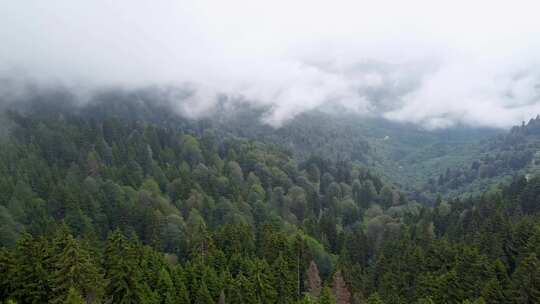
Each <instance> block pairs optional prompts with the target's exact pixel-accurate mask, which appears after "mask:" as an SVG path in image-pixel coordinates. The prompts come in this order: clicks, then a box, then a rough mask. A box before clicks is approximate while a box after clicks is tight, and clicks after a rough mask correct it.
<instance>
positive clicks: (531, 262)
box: [512, 253, 540, 303]
mask: <svg viewBox="0 0 540 304" xmlns="http://www.w3.org/2000/svg"><path fill="white" fill-rule="evenodd" d="M512 280H513V285H514V288H513V298H514V300H515V301H516V302H517V303H540V261H538V258H537V257H536V254H534V253H532V254H530V255H529V256H527V257H525V258H524V259H523V260H522V261H521V263H520V264H519V266H518V268H517V269H516V271H515V273H514V275H513V277H512Z"/></svg>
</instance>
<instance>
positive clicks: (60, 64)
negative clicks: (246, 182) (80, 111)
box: [0, 0, 540, 128]
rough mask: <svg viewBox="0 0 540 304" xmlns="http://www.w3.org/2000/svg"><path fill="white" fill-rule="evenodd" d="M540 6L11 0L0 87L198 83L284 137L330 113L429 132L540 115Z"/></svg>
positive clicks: (201, 92)
mask: <svg viewBox="0 0 540 304" xmlns="http://www.w3.org/2000/svg"><path fill="white" fill-rule="evenodd" d="M538 11H540V3H539V2H538V1H493V0H491V1H484V0H478V1H461V0H459V1H444V2H443V1H421V0H410V1H389V0H382V1H381V0H378V1H313V0H311V1H304V0H297V1H282V0H277V1H240V0H229V1H207V0H197V1H195V0H193V1H172V0H156V1H140V0H114V1H110V0H92V1H73V0H47V1H43V0H17V1H9V0H0V75H14V74H20V73H23V74H24V75H25V77H29V78H31V79H33V80H34V81H38V82H42V83H44V84H47V83H58V82H61V83H65V84H67V85H70V86H72V85H73V86H80V85H81V84H84V86H90V87H95V86H102V85H125V86H141V85H179V86H180V85H189V86H190V87H192V88H195V89H196V92H197V94H196V95H194V96H193V97H192V98H191V99H190V100H189V102H188V103H187V104H186V103H182V105H180V107H183V109H182V110H183V111H184V112H187V113H189V114H191V115H195V116H196V115H201V114H204V113H205V112H208V110H209V109H211V108H212V107H213V105H214V104H215V102H216V98H215V97H216V95H217V94H220V93H223V94H227V95H230V96H232V97H242V98H243V99H245V100H248V101H249V102H253V103H255V104H262V105H266V106H269V107H270V108H271V109H272V110H271V112H269V113H268V115H267V116H266V120H267V122H268V123H271V124H273V125H279V124H281V123H283V122H284V121H286V120H287V119H290V118H292V117H294V116H295V115H296V114H298V113H301V112H302V111H305V110H309V109H312V108H315V107H318V106H320V105H322V104H324V103H326V102H332V103H336V104H338V105H341V106H344V107H346V108H347V109H350V110H354V111H358V112H359V113H367V114H376V115H383V116H385V117H387V118H390V119H393V120H399V121H408V122H415V123H419V124H422V125H424V126H426V127H429V128H438V127H446V126H451V125H453V124H455V123H465V124H469V125H481V126H496V127H508V126H510V125H513V124H517V123H519V122H520V121H521V120H524V119H528V118H530V117H532V116H536V114H537V113H540V18H538V17H537V14H538Z"/></svg>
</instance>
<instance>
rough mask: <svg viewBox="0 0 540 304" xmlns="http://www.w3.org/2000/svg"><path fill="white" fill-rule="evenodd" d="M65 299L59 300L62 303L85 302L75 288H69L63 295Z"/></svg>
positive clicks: (78, 303) (76, 303)
mask: <svg viewBox="0 0 540 304" xmlns="http://www.w3.org/2000/svg"><path fill="white" fill-rule="evenodd" d="M65 298H66V299H65V300H64V301H63V302H61V303H63V304H86V303H85V302H84V300H83V298H82V297H81V295H80V294H79V292H78V291H77V290H76V289H75V288H70V289H69V292H68V294H67V295H66V297H65Z"/></svg>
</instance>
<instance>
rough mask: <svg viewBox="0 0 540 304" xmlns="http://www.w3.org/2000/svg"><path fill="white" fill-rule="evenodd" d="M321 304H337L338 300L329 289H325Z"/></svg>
mask: <svg viewBox="0 0 540 304" xmlns="http://www.w3.org/2000/svg"><path fill="white" fill-rule="evenodd" d="M319 303H320V304H336V298H335V297H334V295H333V294H332V290H331V289H330V288H328V287H324V288H323V289H322V291H321V296H320V298H319Z"/></svg>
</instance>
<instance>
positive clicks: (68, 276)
mask: <svg viewBox="0 0 540 304" xmlns="http://www.w3.org/2000/svg"><path fill="white" fill-rule="evenodd" d="M54 260H55V262H54V272H53V274H52V280H51V285H52V289H53V294H54V297H53V298H52V299H51V303H62V302H63V301H64V300H65V298H66V296H67V294H68V293H69V291H70V289H75V291H77V292H78V293H79V295H81V296H84V297H85V298H86V299H87V301H88V302H89V303H94V302H99V301H100V299H101V297H102V295H103V277H102V275H101V273H100V271H99V269H98V268H97V266H96V265H95V264H94V262H93V261H92V260H91V258H90V256H89V254H88V252H86V250H85V249H83V248H82V247H81V245H80V244H79V242H78V241H77V240H75V239H74V238H73V236H72V235H71V234H69V235H67V237H66V240H65V243H64V248H63V250H62V252H61V253H60V254H59V256H58V257H55V259H54Z"/></svg>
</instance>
